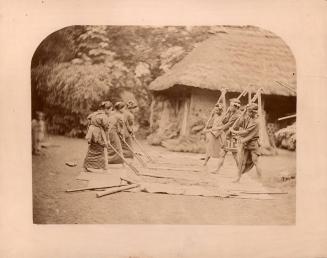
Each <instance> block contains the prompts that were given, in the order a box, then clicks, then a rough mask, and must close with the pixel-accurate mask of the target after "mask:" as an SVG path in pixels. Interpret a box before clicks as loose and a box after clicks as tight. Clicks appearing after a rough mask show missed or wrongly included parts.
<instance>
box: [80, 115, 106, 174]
mask: <svg viewBox="0 0 327 258" xmlns="http://www.w3.org/2000/svg"><path fill="white" fill-rule="evenodd" d="M88 121H89V127H88V131H87V134H86V136H85V139H86V140H87V142H88V144H89V146H88V151H87V153H86V157H85V159H84V165H83V166H84V168H86V169H87V168H94V169H104V168H105V167H106V166H105V156H104V151H105V149H104V148H105V147H106V139H104V134H103V131H106V130H107V129H108V117H107V115H106V114H105V112H104V111H102V110H99V111H96V112H94V113H92V114H91V115H89V116H88Z"/></svg>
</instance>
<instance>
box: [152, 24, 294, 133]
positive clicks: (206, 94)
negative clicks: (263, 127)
mask: <svg viewBox="0 0 327 258" xmlns="http://www.w3.org/2000/svg"><path fill="white" fill-rule="evenodd" d="M222 88H225V89H227V95H226V97H227V99H230V98H232V97H236V96H238V94H239V93H240V92H242V91H243V90H244V89H246V90H248V91H250V92H252V93H255V92H256V91H257V90H258V89H259V88H263V91H264V92H263V103H264V110H265V111H266V113H267V114H268V116H269V119H268V120H270V122H275V121H276V120H277V118H278V117H281V116H284V115H288V114H292V113H295V112H296V65H295V59H294V56H293V54H292V52H291V50H290V49H289V47H288V46H287V45H286V44H285V42H284V41H283V40H282V39H280V38H279V37H277V36H276V35H275V34H273V33H271V32H268V31H265V30H262V29H259V28H256V27H250V26H246V27H230V26H228V27H226V26H223V27H221V30H219V31H218V32H217V33H215V35H213V36H212V37H210V38H208V39H207V40H205V41H203V42H202V43H200V44H199V45H198V46H196V47H195V48H194V49H193V50H192V51H191V52H190V53H189V54H188V55H187V56H186V57H185V58H184V59H183V60H182V61H180V62H179V63H177V64H175V65H174V66H173V67H172V68H171V70H170V71H168V72H167V73H165V74H164V75H162V76H160V77H158V78H156V79H155V80H154V81H153V82H152V83H151V84H150V85H149V89H150V90H151V91H152V92H153V95H154V101H153V103H152V106H151V110H152V111H151V121H150V123H151V125H152V128H153V131H154V132H155V134H157V135H160V136H162V138H163V139H165V138H171V137H173V136H185V135H191V134H196V131H197V130H193V129H194V128H200V127H201V126H200V127H199V125H201V124H204V123H205V121H206V119H207V117H208V115H209V113H210V110H211V109H212V107H213V106H214V104H215V102H216V101H217V99H218V97H219V94H220V91H221V89H222ZM246 101H247V100H244V99H243V102H246ZM268 122H269V121H268ZM172 131H173V133H172Z"/></svg>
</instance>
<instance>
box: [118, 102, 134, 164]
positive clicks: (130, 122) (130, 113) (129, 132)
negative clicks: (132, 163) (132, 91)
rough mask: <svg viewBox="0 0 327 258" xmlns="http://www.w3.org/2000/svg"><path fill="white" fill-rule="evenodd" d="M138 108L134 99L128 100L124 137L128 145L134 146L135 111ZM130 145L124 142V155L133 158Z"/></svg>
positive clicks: (124, 111) (125, 112) (125, 110)
mask: <svg viewBox="0 0 327 258" xmlns="http://www.w3.org/2000/svg"><path fill="white" fill-rule="evenodd" d="M136 109H137V105H136V104H135V103H134V101H132V100H130V101H128V102H127V105H126V107H125V108H124V109H123V121H124V137H125V141H126V143H127V144H128V146H132V137H133V136H134V129H133V127H134V113H135V112H136ZM128 146H127V145H126V144H125V143H124V142H123V143H122V147H123V151H124V156H125V157H127V158H133V152H132V151H131V150H130V149H129V148H128Z"/></svg>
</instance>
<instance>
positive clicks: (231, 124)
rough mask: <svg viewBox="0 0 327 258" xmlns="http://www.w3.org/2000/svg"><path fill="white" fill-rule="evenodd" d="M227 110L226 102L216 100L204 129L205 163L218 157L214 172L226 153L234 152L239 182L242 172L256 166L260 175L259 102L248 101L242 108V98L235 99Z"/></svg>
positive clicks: (218, 167)
mask: <svg viewBox="0 0 327 258" xmlns="http://www.w3.org/2000/svg"><path fill="white" fill-rule="evenodd" d="M224 109H225V107H224V105H223V104H221V103H218V102H217V104H216V105H215V107H214V109H213V112H212V113H211V116H210V118H209V120H208V123H207V125H206V128H205V130H204V132H205V133H206V144H207V146H206V150H207V151H206V157H205V158H204V159H205V161H204V165H205V166H206V165H207V163H208V161H209V159H210V158H211V157H212V158H218V164H217V167H216V169H215V170H214V171H211V172H212V173H218V172H219V171H220V169H221V167H222V165H223V163H224V160H225V157H226V154H227V153H228V152H231V153H232V155H233V158H234V160H235V162H236V165H237V168H238V175H237V178H236V179H235V180H234V182H239V181H240V179H241V176H242V174H244V173H245V172H247V171H249V170H250V169H251V168H252V167H253V166H255V167H256V171H257V175H258V177H261V167H260V164H259V162H258V160H259V159H258V158H259V156H260V148H259V121H258V105H257V104H256V103H249V104H248V105H246V106H244V107H241V103H240V100H239V99H237V98H233V99H231V100H230V106H229V108H228V109H227V110H226V111H225V112H224ZM241 110H243V111H241Z"/></svg>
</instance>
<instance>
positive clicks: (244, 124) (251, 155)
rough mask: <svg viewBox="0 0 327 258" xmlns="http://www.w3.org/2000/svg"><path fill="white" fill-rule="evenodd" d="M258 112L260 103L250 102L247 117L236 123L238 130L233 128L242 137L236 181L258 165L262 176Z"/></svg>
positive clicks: (258, 173)
mask: <svg viewBox="0 0 327 258" xmlns="http://www.w3.org/2000/svg"><path fill="white" fill-rule="evenodd" d="M257 114H258V105H257V104H255V103H251V104H249V105H248V107H247V111H246V115H245V117H244V118H241V119H240V121H239V123H238V124H237V125H236V128H238V130H232V132H233V133H235V134H237V135H239V136H240V138H241V139H240V144H241V146H240V149H239V169H238V176H237V178H236V180H235V181H234V182H239V181H240V179H241V176H242V175H243V174H244V173H246V172H247V171H249V170H250V169H251V168H252V167H253V166H255V167H256V170H257V175H258V177H259V178H260V177H261V167H260V164H259V156H260V155H261V153H260V148H259V121H258V118H257Z"/></svg>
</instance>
